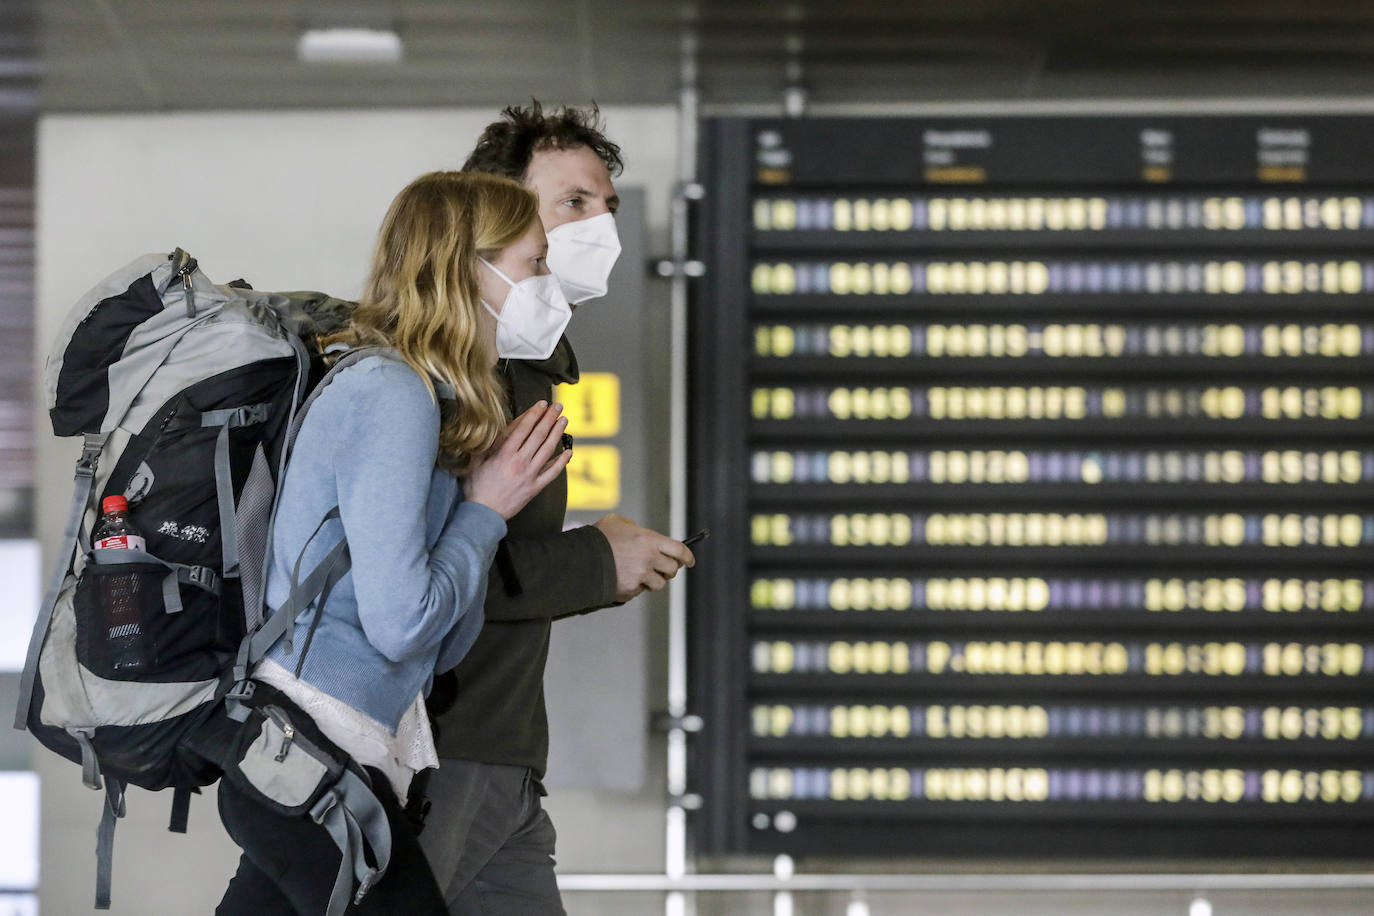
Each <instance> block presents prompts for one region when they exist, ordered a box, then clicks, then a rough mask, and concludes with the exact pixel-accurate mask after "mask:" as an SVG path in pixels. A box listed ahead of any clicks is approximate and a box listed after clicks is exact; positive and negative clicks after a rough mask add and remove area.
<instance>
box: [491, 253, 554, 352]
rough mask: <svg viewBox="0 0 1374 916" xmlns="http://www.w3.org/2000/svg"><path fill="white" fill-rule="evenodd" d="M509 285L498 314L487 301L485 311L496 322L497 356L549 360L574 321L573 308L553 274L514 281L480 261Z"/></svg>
mask: <svg viewBox="0 0 1374 916" xmlns="http://www.w3.org/2000/svg"><path fill="white" fill-rule="evenodd" d="M477 260H479V261H481V262H482V263H483V264H486V266H487V267H489V268H490V269H491V271H492V273H494V274H496V276H498V277H500V278H501V279H502V280H505V281H506V282H507V283H508V284H510V292H509V293H506V301H505V303H504V304H503V305H502V306H501V311H500V312H499V313H498V312H497V311H496V310H495V309H494V308H492V307H491V306H490V305H489V304H488V303H487V301H486V300H485V299H484V300H482V307H483V308H485V309H486V310H487V311H488V312H490V313H491V314H492V317H494V318H495V319H496V356H497V357H498V358H499V359H548V358H549V357H550V356H552V355H553V349H554V347H556V346H558V339H559V338H560V337H562V336H563V330H564V329H565V328H566V327H567V326H568V321H569V320H570V319H571V318H572V308H571V307H569V305H568V300H567V299H566V298H565V297H564V295H563V290H561V289H560V288H559V286H558V278H557V277H555V276H554V275H553V274H543V275H542V276H533V277H526V278H525V279H523V280H521V281H520V282H519V283H516V282H514V281H513V280H511V278H510V277H508V276H506V275H505V274H503V273H502V272H501V271H500V270H498V269H497V268H496V267H494V266H493V265H492V264H491V263H490V262H489V261H487V260H486V259H485V258H478V259H477Z"/></svg>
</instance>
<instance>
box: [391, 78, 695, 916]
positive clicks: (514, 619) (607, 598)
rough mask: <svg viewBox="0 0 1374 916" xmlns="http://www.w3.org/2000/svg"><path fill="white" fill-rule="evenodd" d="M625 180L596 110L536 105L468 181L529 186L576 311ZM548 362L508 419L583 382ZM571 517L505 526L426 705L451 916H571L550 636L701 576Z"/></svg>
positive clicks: (670, 544)
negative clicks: (557, 388) (555, 799)
mask: <svg viewBox="0 0 1374 916" xmlns="http://www.w3.org/2000/svg"><path fill="white" fill-rule="evenodd" d="M621 167H622V163H621V159H620V148H619V147H618V146H617V145H616V144H615V143H612V142H611V141H610V140H608V139H607V138H606V137H605V135H604V134H603V133H602V132H601V119H600V114H599V112H598V111H597V109H596V108H595V106H593V107H592V108H590V109H577V108H558V109H553V110H549V111H546V110H545V109H544V108H543V107H542V106H541V105H540V104H539V103H538V102H534V103H532V104H531V105H528V106H526V107H523V108H521V107H511V108H507V109H506V110H505V111H503V112H502V113H501V119H500V120H498V121H495V122H493V123H492V124H489V125H488V126H487V128H486V130H484V131H483V133H482V136H481V137H480V138H479V139H478V141H477V146H476V147H475V148H474V150H473V152H472V155H471V156H469V157H468V160H467V162H466V163H464V165H463V168H464V169H466V170H473V171H483V172H494V173H496V174H499V175H505V176H507V177H510V178H514V179H516V180H518V181H522V182H524V183H525V185H526V186H528V187H529V188H530V189H531V190H533V191H535V192H536V193H537V194H538V195H539V215H540V219H541V221H542V222H543V224H544V229H545V231H546V232H547V233H548V239H549V253H548V263H549V266H550V268H552V270H553V272H554V273H555V274H556V275H557V276H558V278H559V283H560V285H561V286H562V287H563V289H564V292H565V294H566V295H567V298H568V301H569V302H572V303H577V302H581V301H585V300H587V299H591V298H595V297H597V296H601V295H605V293H606V280H607V277H608V276H609V274H610V269H611V265H612V264H613V263H614V262H615V258H616V255H617V254H618V253H619V251H620V243H619V240H618V239H617V237H616V232H615V210H616V207H617V206H619V203H620V198H619V197H617V196H616V193H615V187H614V185H613V184H612V182H611V178H612V176H614V175H618V174H619V173H620V170H621ZM502 317H503V318H504V317H505V313H504V312H503V313H502ZM552 333H553V334H554V335H557V334H558V333H559V331H558V330H557V329H555V330H554V331H553V332H552ZM499 337H500V332H499V330H498V338H499ZM547 346H548V347H549V348H551V349H552V352H551V353H548V354H545V358H509V359H507V358H502V359H501V360H500V363H499V369H500V371H501V373H502V375H503V376H504V378H505V381H506V386H507V391H508V393H509V395H510V408H511V410H512V415H518V414H519V413H520V412H522V411H523V410H525V409H526V408H527V407H529V406H530V405H532V404H534V403H535V402H536V401H539V400H546V399H549V398H550V397H551V389H552V386H553V385H556V384H560V383H573V382H576V381H577V378H578V370H577V359H576V357H575V356H574V355H573V352H572V347H571V346H570V345H569V343H568V339H567V338H566V337H561V336H560V337H558V339H557V342H556V343H555V342H554V341H552V340H550V341H548V342H547ZM573 460H576V459H575V458H574V459H573ZM566 508H567V478H566V477H565V476H560V477H559V478H558V480H556V481H555V482H554V483H552V484H550V485H549V486H548V487H546V488H545V489H544V490H543V492H541V493H540V494H539V495H538V496H536V497H535V498H534V499H533V500H531V501H530V503H529V504H528V505H527V506H526V507H525V508H524V509H523V510H521V512H520V513H519V514H517V515H516V516H515V517H514V518H512V519H510V521H509V522H508V523H507V535H506V538H505V540H503V541H502V542H501V545H500V547H499V548H498V551H497V556H496V564H495V566H494V567H493V568H492V571H491V576H490V580H489V584H488V586H487V600H486V606H485V612H486V622H485V623H484V625H483V627H482V632H481V634H480V635H479V636H478V638H477V642H476V643H475V644H474V645H473V647H472V649H471V650H469V652H468V654H467V656H466V657H465V658H464V659H463V662H462V663H461V664H460V665H459V666H458V667H457V668H455V669H454V670H453V672H452V673H451V675H450V676H449V677H448V681H449V683H447V684H445V683H444V682H443V681H444V680H445V679H443V678H441V679H440V683H438V684H436V686H435V689H434V691H433V692H431V694H430V710H431V714H434V715H436V717H437V718H436V728H437V733H436V736H435V738H436V744H437V746H438V749H439V757H440V765H439V769H438V770H437V771H428V772H429V773H430V777H429V781H428V785H427V786H426V787H425V789H426V791H425V794H426V795H427V797H428V800H429V802H430V804H431V806H432V807H431V809H430V811H429V815H428V817H427V818H426V821H425V827H424V831H423V833H422V834H421V836H420V840H421V843H422V845H423V846H424V848H425V853H426V855H427V856H428V857H429V860H430V864H431V866H432V867H433V869H434V873H435V877H436V878H437V879H438V882H439V887H440V888H442V889H443V891H444V896H445V900H446V902H447V904H448V907H449V912H450V913H452V914H462V916H497V914H500V916H507V914H508V916H516V914H519V916H558V914H562V913H563V912H564V910H563V904H562V901H561V900H560V898H559V894H558V885H557V883H556V881H555V878H554V871H553V864H554V863H553V851H554V839H555V835H554V829H553V824H552V822H551V821H550V820H549V816H548V814H547V813H546V812H545V811H544V809H543V806H542V804H541V802H540V798H541V796H542V795H543V794H544V788H543V785H542V783H541V779H542V778H543V775H544V769H545V765H546V763H547V758H548V748H549V729H548V719H547V715H546V712H545V708H544V664H545V662H546V660H547V659H548V652H549V633H550V624H551V623H552V622H553V621H554V620H557V619H559V618H561V617H568V616H572V615H574V614H584V613H587V612H588V611H594V610H597V609H599V608H603V607H607V606H609V605H612V604H618V603H623V602H625V601H628V600H630V599H631V598H633V597H635V596H636V595H638V594H639V593H640V592H643V591H646V590H649V591H657V590H659V589H662V588H664V587H665V586H666V585H667V583H668V580H669V579H671V578H672V577H673V576H674V575H675V574H676V573H677V571H678V570H679V569H680V568H682V567H683V566H690V565H692V564H693V563H694V562H695V559H694V558H693V556H692V552H691V551H690V550H689V549H688V548H687V547H686V546H685V545H683V544H682V543H681V542H680V541H676V540H673V539H672V538H669V537H665V536H664V535H661V534H658V533H657V532H654V531H651V530H649V529H648V528H644V527H641V526H640V525H637V524H635V523H634V522H632V521H630V520H629V519H627V518H623V517H621V516H619V515H608V516H606V517H605V518H603V519H601V520H600V521H598V522H597V523H596V524H595V525H589V526H585V527H580V528H573V529H571V530H568V531H564V530H563V515H564V512H565V510H566ZM455 679H456V685H455V684H454V683H453V680H455ZM450 700H451V705H449V706H448V707H447V708H446V709H442V707H443V706H444V704H445V703H447V702H450ZM414 801H416V799H415V798H412V802H414ZM412 807H413V806H412Z"/></svg>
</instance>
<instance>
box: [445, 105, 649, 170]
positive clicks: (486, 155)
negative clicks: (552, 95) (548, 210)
mask: <svg viewBox="0 0 1374 916" xmlns="http://www.w3.org/2000/svg"><path fill="white" fill-rule="evenodd" d="M601 129H602V123H601V111H600V109H599V108H597V106H596V103H592V105H591V107H590V108H571V107H568V106H560V107H558V108H554V109H551V110H550V111H549V112H547V113H546V112H545V111H544V106H543V105H541V104H539V102H538V101H537V100H535V99H531V100H530V104H529V105H526V106H524V107H520V106H516V105H512V106H510V107H509V108H506V109H504V110H503V111H502V112H501V120H499V121H493V122H492V123H490V124H488V125H487V127H486V130H484V131H482V136H481V137H479V138H478V140H477V146H476V147H474V148H473V150H472V154H471V155H470V156H468V159H467V161H466V162H464V163H463V171H465V172H491V173H493V174H496V175H504V176H506V177H507V178H514V179H515V180H516V181H524V180H525V172H526V170H528V169H529V167H530V159H532V158H533V157H534V154H535V153H537V152H539V151H540V150H550V149H555V150H564V149H577V148H578V147H579V146H585V147H587V148H588V149H590V150H591V151H592V152H593V153H596V155H597V158H599V159H600V160H601V161H602V162H604V163H605V164H606V170H607V171H609V172H610V173H611V177H613V178H614V177H615V176H617V175H619V174H620V172H621V170H622V169H623V168H624V163H623V162H622V161H621V159H620V147H619V146H618V145H616V144H615V143H612V142H611V141H610V140H608V139H606V135H605V134H603V133H602V132H601Z"/></svg>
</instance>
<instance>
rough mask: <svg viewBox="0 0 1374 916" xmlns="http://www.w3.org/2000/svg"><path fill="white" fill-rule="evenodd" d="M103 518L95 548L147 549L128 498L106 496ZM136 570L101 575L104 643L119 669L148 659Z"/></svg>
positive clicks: (95, 533) (129, 668) (93, 540)
mask: <svg viewBox="0 0 1374 916" xmlns="http://www.w3.org/2000/svg"><path fill="white" fill-rule="evenodd" d="M100 511H101V513H102V514H101V516H100V521H98V522H97V523H96V526H95V530H94V531H92V532H91V549H92V550H97V551H99V550H141V551H146V550H147V549H148V542H147V541H145V540H144V538H143V533H142V532H140V531H139V530H138V528H136V527H134V523H133V521H131V520H130V518H129V501H128V500H126V499H125V498H124V497H123V496H107V497H105V498H104V499H103V500H101V502H100ZM140 585H141V581H140V579H139V577H138V575H137V574H135V573H115V574H113V575H105V576H101V577H100V597H101V602H102V604H103V608H102V610H103V611H104V612H105V620H104V624H105V644H106V648H107V650H108V651H109V659H110V667H111V668H113V669H114V670H115V671H119V672H125V673H127V672H133V671H138V670H140V669H141V668H142V667H143V665H144V661H145V652H144V640H143V627H142V625H141V624H140V622H139V605H140V601H139V594H138V592H139V588H140Z"/></svg>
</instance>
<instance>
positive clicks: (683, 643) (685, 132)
mask: <svg viewBox="0 0 1374 916" xmlns="http://www.w3.org/2000/svg"><path fill="white" fill-rule="evenodd" d="M694 19H695V9H694V8H693V7H691V6H688V7H687V8H686V9H685V10H684V23H683V31H682V44H681V54H682V64H681V67H682V69H681V74H680V85H679V88H678V153H677V177H678V186H677V189H676V190H675V192H674V194H673V200H672V216H671V227H670V228H671V232H672V240H671V245H672V260H673V263H674V265H675V266H676V269H675V270H674V272H673V276H672V291H671V297H672V299H671V317H670V322H671V325H670V341H671V344H670V346H671V352H670V360H671V362H670V368H669V377H670V385H669V434H668V454H669V464H668V466H669V489H668V518H669V527H668V530H669V531H672V532H686V530H687V293H688V289H687V283H688V276H687V274H686V272H685V270H684V265H685V264H686V262H687V258H688V255H689V250H690V245H691V239H690V238H689V236H688V232H689V229H690V227H689V225H688V219H687V217H688V212H687V211H688V200H689V198H688V192H687V189H688V187H689V186H692V185H693V184H694V182H695V181H696V127H697V34H696V27H695V23H694V21H693V20H694ZM686 588H687V577H686V576H677V577H675V578H674V579H673V580H672V581H671V582H670V583H669V586H668V720H669V723H670V727H669V729H668V748H667V782H668V808H667V811H666V814H665V821H666V823H665V857H664V858H665V862H664V873H665V875H666V876H667V877H668V878H669V879H670V880H681V879H682V877H683V876H684V875H686V873H687V867H688V853H687V809H686V808H685V807H684V805H683V798H684V796H685V795H686V793H687V733H686V732H685V731H684V730H683V728H682V720H683V717H684V716H686V715H687V591H686ZM695 912H696V898H695V896H694V895H693V894H692V893H690V892H684V891H683V890H681V889H677V888H673V889H670V890H669V891H668V893H667V895H666V897H665V899H664V913H665V916H692V914H694V913H695Z"/></svg>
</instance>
